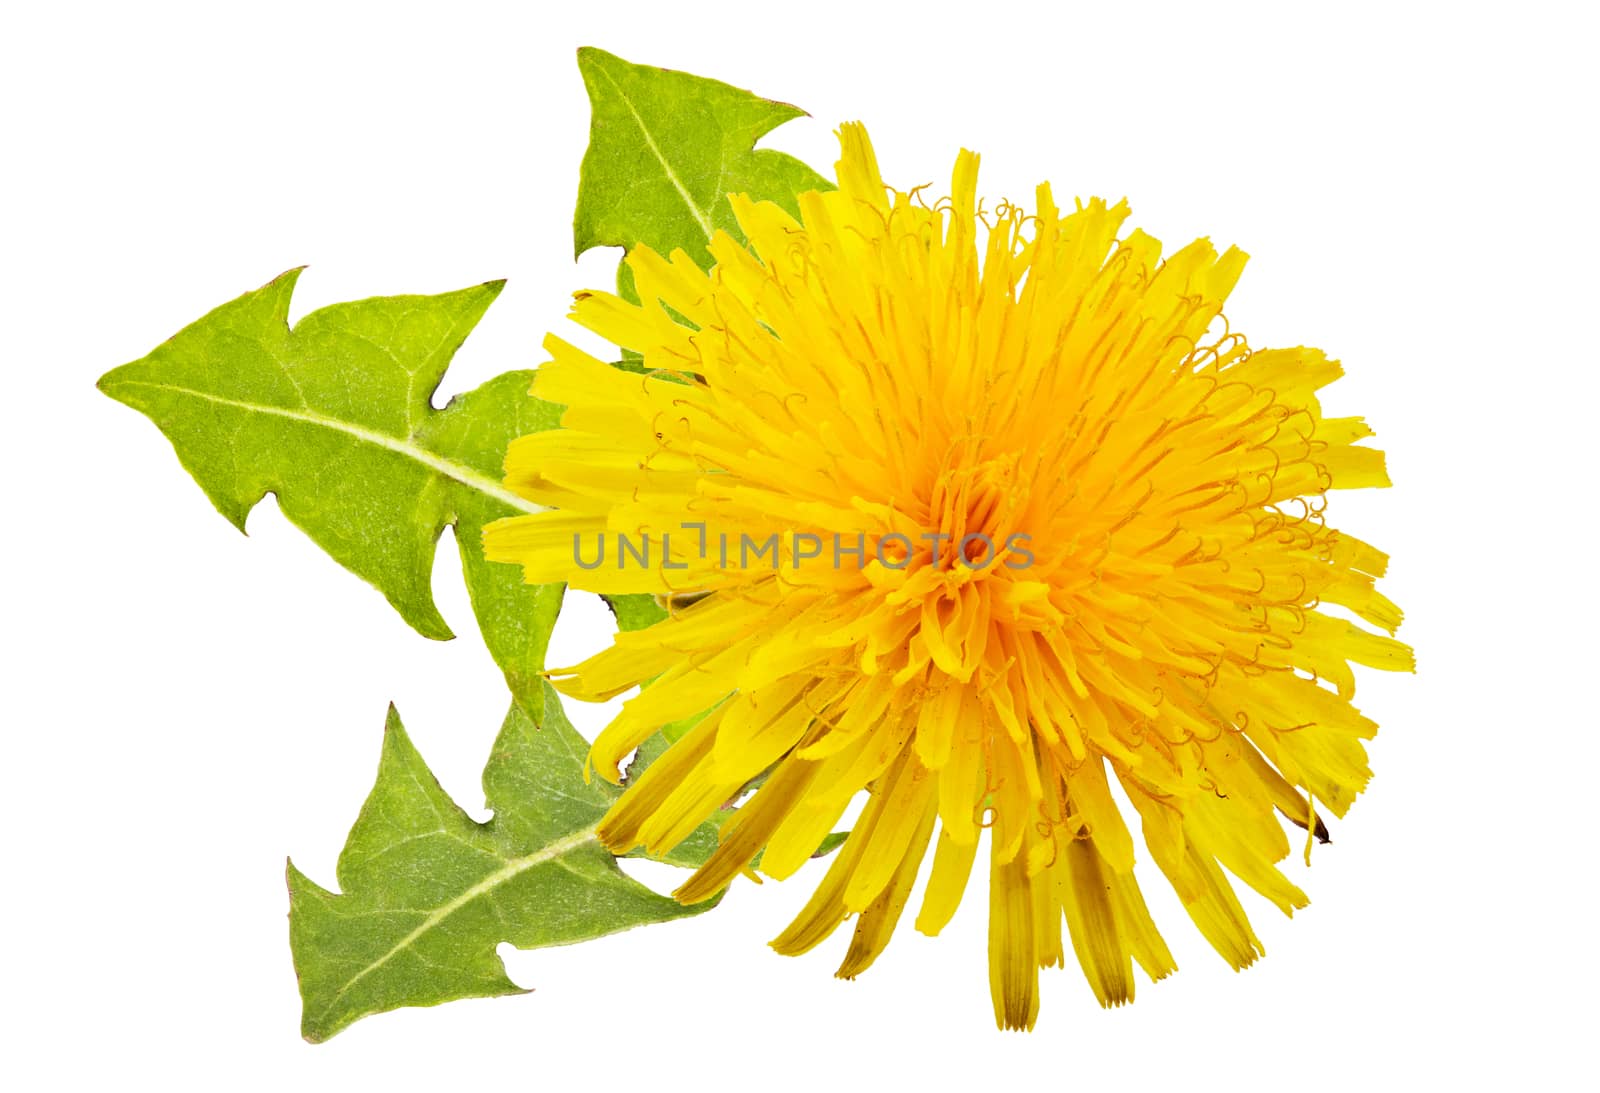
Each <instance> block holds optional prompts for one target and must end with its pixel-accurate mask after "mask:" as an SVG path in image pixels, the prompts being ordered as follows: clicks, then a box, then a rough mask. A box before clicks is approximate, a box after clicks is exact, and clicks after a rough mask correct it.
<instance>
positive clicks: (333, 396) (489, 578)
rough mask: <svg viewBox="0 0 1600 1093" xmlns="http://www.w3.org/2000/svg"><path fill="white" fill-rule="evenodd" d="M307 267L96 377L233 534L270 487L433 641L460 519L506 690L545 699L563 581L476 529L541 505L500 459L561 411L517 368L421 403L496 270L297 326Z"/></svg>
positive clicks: (474, 316) (493, 291)
mask: <svg viewBox="0 0 1600 1093" xmlns="http://www.w3.org/2000/svg"><path fill="white" fill-rule="evenodd" d="M298 272H299V271H297V270H296V271H290V272H289V273H286V274H284V275H283V276H282V277H279V278H277V279H276V280H274V281H272V282H271V283H270V284H268V285H266V286H264V287H262V288H260V289H258V290H256V291H254V292H247V293H245V294H244V295H243V296H241V297H239V298H238V299H237V300H234V301H232V302H231V303H227V304H223V305H222V306H221V307H219V308H217V309H216V310H215V311H213V312H211V313H210V314H209V315H207V316H205V317H204V318H202V319H200V320H199V321H198V322H195V323H193V324H191V325H190V326H188V327H186V328H185V329H183V330H182V331H180V332H179V333H178V334H177V335H175V336H174V337H173V338H171V339H170V340H168V341H167V342H165V343H163V344H162V345H160V346H158V347H157V348H156V349H155V350H154V351H153V352H152V353H151V354H150V355H149V356H147V357H144V358H142V359H140V360H137V361H134V362H133V363H132V364H126V365H123V366H122V367H121V368H117V369H114V370H113V371H111V372H108V373H107V374H106V375H105V376H103V377H102V378H101V380H100V390H102V391H104V392H105V393H106V394H108V395H110V396H111V397H112V398H114V399H117V400H118V401H119V402H124V403H126V404H127V405H129V406H132V407H133V408H134V409H136V410H138V411H140V412H141V413H143V414H145V415H146V416H148V417H149V418H150V419H151V420H152V421H154V422H155V423H156V425H157V426H158V427H159V428H160V429H161V431H162V432H163V433H165V434H166V435H167V438H168V439H169V440H170V441H171V442H172V445H173V447H174V448H175V449H176V450H177V453H178V459H179V461H180V462H181V463H182V464H183V465H184V467H185V468H186V469H187V470H188V471H189V473H190V474H191V475H193V476H194V479H195V481H196V482H197V483H199V485H200V488H201V489H203V490H204V491H205V493H206V496H208V497H209V498H210V499H211V502H212V504H214V505H215V506H216V507H217V509H218V511H220V512H221V513H222V514H223V515H224V516H226V517H227V518H228V519H229V520H231V521H232V522H233V523H234V524H235V525H236V526H237V527H239V528H240V530H243V529H244V525H245V519H246V517H247V516H248V515H249V512H250V510H251V509H252V508H254V507H255V505H256V503H257V502H258V501H260V500H261V498H262V497H263V496H265V495H266V494H267V493H268V492H269V491H270V492H272V493H274V494H276V495H277V498H278V504H279V507H280V508H281V509H282V510H283V513H284V515H286V516H287V517H288V518H289V519H290V520H291V521H293V522H294V523H295V524H296V525H297V526H299V527H300V528H301V529H302V530H303V531H304V532H305V533H306V534H307V535H309V536H310V537H311V539H312V540H313V541H314V542H316V543H317V545H318V546H320V547H322V548H323V549H324V550H326V551H327V552H328V553H329V554H330V555H332V556H333V557H334V558H335V559H336V560H337V561H338V562H339V563H340V564H341V565H343V566H345V567H346V568H347V569H349V570H351V571H352V572H354V573H357V574H359V575H360V576H362V577H364V578H366V580H368V581H370V582H371V583H372V584H373V585H375V586H377V588H378V590H379V591H381V592H382V593H383V594H384V595H385V596H386V597H387V598H388V600H389V602H390V603H391V604H393V605H394V607H395V610H397V611H399V612H400V614H401V615H402V616H403V617H404V618H405V620H406V621H407V622H409V623H410V624H411V625H412V626H414V627H415V628H416V629H417V630H418V631H419V632H421V633H423V634H425V635H427V636H428V637H431V638H448V637H450V636H451V633H450V629H449V627H447V626H446V625H445V622H444V619H443V618H441V617H440V616H439V611H438V609H437V608H436V607H435V606H434V602H433V593H432V590H431V588H430V581H431V578H432V572H433V556H434V549H435V547H436V545H437V543H438V539H439V535H440V533H441V531H442V530H443V529H444V528H445V526H446V525H450V524H454V525H455V528H456V539H457V541H458V543H459V551H460V555H461V563H462V569H463V572H464V575H465V577H466V582H467V588H468V590H469V592H470V593H471V597H472V605H473V610H474V612H475V613H476V615H477V618H478V623H479V626H480V628H481V629H482V631H483V636H484V641H485V642H486V643H487V644H488V646H489V651H490V652H491V653H492V654H493V656H494V658H495V660H496V662H497V663H498V664H499V665H500V668H501V669H502V671H504V673H505V676H506V681H507V683H508V684H509V685H510V686H511V689H512V692H513V693H514V694H516V695H517V696H518V698H519V699H521V700H531V701H533V702H535V703H537V702H539V701H540V699H539V697H538V688H539V674H538V673H539V671H540V669H541V668H542V667H543V665H544V653H545V647H546V645H547V644H548V643H549V640H550V629H551V627H552V626H553V625H554V623H555V617H556V612H557V611H558V610H559V609H560V606H561V594H562V588H561V586H560V585H546V586H528V585H525V584H523V583H522V576H521V574H520V573H519V572H518V571H517V569H516V568H515V567H513V566H505V565H498V564H494V563H491V562H488V561H486V560H485V559H484V557H483V547H482V535H481V529H482V527H483V525H484V524H486V523H488V522H489V521H491V520H495V519H498V518H500V517H502V516H506V515H510V514H512V513H516V512H527V511H535V507H534V506H532V505H530V504H529V503H528V502H527V501H524V500H523V499H522V498H519V497H517V496H516V495H515V494H512V493H511V492H510V491H508V490H506V489H505V488H504V487H503V486H502V485H501V484H500V477H501V473H502V472H501V463H502V461H503V459H504V456H505V449H506V444H507V443H508V442H509V441H510V440H511V438H513V437H516V436H520V435H521V434H523V433H531V432H536V431H538V430H541V429H549V428H552V427H554V426H555V424H556V423H557V421H558V419H559V415H560V410H559V408H558V407H555V406H551V405H550V404H548V403H544V402H540V401H538V400H536V399H534V398H533V397H531V396H530V395H529V394H528V387H529V384H530V382H531V380H532V373H531V372H525V371H524V372H507V373H505V374H504V375H501V376H499V377H497V378H495V379H493V380H490V381H489V382H488V383H486V384H484V385H483V386H482V387H479V388H477V389H476V390H474V391H471V392H469V393H467V394H465V395H462V396H460V397H458V398H455V399H452V400H451V402H450V404H449V405H448V406H446V407H445V408H444V409H443V410H434V409H433V408H432V406H430V405H429V399H430V397H431V396H432V394H433V392H434V390H435V388H437V387H438V385H439V381H440V379H441V378H442V377H443V375H444V371H445V369H446V367H448V365H449V363H450V359H451V357H452V356H454V354H455V352H456V350H457V349H458V348H459V347H460V345H461V343H462V341H463V340H464V339H465V338H466V336H467V334H468V333H470V332H471V330H472V328H473V327H474V326H475V325H476V324H477V322H478V320H479V318H481V317H482V315H483V313H484V310H485V309H486V308H487V307H488V306H489V304H490V303H491V302H493V300H494V298H495V297H496V296H498V295H499V293H500V288H501V285H500V283H499V282H494V283H490V284H485V285H477V286H475V287H473V288H468V289H463V290H461V291H459V292H449V293H445V294H443V295H440V296H391V297H379V298H375V299H369V300H358V301H355V302H353V303H343V304H335V305H334V306H332V307H326V308H323V309H321V310H319V311H315V312H313V313H311V314H310V315H307V316H306V317H305V318H303V319H301V320H300V322H299V323H298V324H297V325H296V326H295V327H294V328H293V329H292V330H291V329H290V327H289V324H288V314H289V299H290V295H291V293H292V292H293V291H294V284H295V279H296V277H297V276H298ZM530 696H531V699H530Z"/></svg>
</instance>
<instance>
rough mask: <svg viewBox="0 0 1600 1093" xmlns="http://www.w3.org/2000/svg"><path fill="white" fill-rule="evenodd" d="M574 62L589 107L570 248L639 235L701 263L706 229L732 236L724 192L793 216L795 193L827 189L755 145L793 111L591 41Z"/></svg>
mask: <svg viewBox="0 0 1600 1093" xmlns="http://www.w3.org/2000/svg"><path fill="white" fill-rule="evenodd" d="M578 69H579V71H580V72H582V73H583V82H584V86H585V87H587V88H588V91H589V101H590V104H591V106H592V109H593V114H592V120H591V122H590V128H589V148H588V151H586V152H585V153H584V157H583V167H582V171H581V174H580V175H579V181H578V207H577V211H576V213H575V214H574V216H573V223H572V228H573V239H574V243H575V244H576V247H577V253H578V254H582V253H583V252H584V251H586V250H588V249H589V248H590V247H598V246H618V247H627V248H630V249H631V248H632V247H633V246H635V245H636V244H639V243H643V244H645V245H646V246H648V247H650V248H651V249H652V250H655V251H657V252H659V253H661V254H670V253H672V251H673V250H675V249H677V248H679V247H681V248H683V249H684V250H685V251H687V252H688V253H689V255H690V256H691V257H692V258H694V260H695V261H697V262H699V263H700V264H701V265H702V266H709V265H710V262H711V256H710V254H709V252H708V251H707V250H706V244H707V243H708V242H709V241H710V240H711V236H712V233H713V232H714V231H716V230H717V229H721V230H724V231H727V232H728V233H730V234H731V235H733V236H734V238H736V239H739V240H740V241H743V239H744V235H743V233H742V232H740V230H739V225H738V223H737V222H736V221H735V220H734V218H733V209H732V207H731V206H730V205H729V203H728V194H730V193H747V194H749V195H750V196H751V197H752V198H754V199H756V200H758V201H763V200H765V201H774V202H777V203H778V204H779V205H781V206H783V208H785V209H786V210H788V211H789V212H790V213H791V214H794V215H799V205H798V204H797V202H796V201H795V197H796V195H798V194H801V193H805V192H806V191H808V190H831V189H833V184H832V183H830V182H829V181H828V180H827V179H825V178H823V177H822V176H821V175H819V174H817V172H815V171H813V170H812V169H811V168H810V167H807V166H806V165H805V164H804V163H801V162H800V161H799V160H797V159H795V158H794V157H793V156H788V155H785V154H783V153H782V152H775V151H771V150H765V149H764V150H761V151H756V150H755V143H756V141H757V140H759V139H760V138H761V137H762V136H763V135H765V134H766V133H768V132H770V131H771V130H773V129H775V128H777V127H778V126H779V125H781V124H783V123H784V122H786V121H788V120H790V119H791V118H797V117H801V116H803V115H804V114H805V111H804V110H801V109H800V108H799V107H796V106H790V105H789V104H788V103H781V102H773V101H771V100H769V99H763V98H760V97H759V96H756V95H752V94H751V93H750V92H748V91H741V90H740V89H738V88H736V87H730V86H729V85H728V84H725V83H722V82H720V81H718V80H709V79H706V78H705V77H703V76H691V75H689V74H688V73H686V72H673V71H671V70H670V69H665V68H654V67H651V66H649V65H636V64H630V63H629V62H627V61H624V60H622V59H621V58H620V57H614V56H612V55H611V54H609V53H606V52H605V51H604V50H599V49H594V48H592V47H586V48H584V49H580V50H579V51H578ZM624 268H625V267H624Z"/></svg>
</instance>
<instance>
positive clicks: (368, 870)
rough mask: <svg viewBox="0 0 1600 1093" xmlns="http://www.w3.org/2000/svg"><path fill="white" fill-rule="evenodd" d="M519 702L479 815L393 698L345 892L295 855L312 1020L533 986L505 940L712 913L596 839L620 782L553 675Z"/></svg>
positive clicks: (342, 863) (530, 943)
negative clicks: (428, 758)
mask: <svg viewBox="0 0 1600 1093" xmlns="http://www.w3.org/2000/svg"><path fill="white" fill-rule="evenodd" d="M543 698H544V706H543V710H542V713H541V715H540V717H539V719H538V720H535V718H533V717H530V716H529V715H528V713H527V712H526V711H525V705H526V704H513V705H512V707H511V712H510V713H509V714H507V715H506V719H505V724H504V725H503V726H502V728H501V730H500V735H499V737H498V738H497V739H496V741H495V744H494V751H493V753H492V754H491V755H490V757H489V762H488V765H487V766H486V767H485V768H484V772H483V788H484V794H485V796H486V798H487V802H488V806H489V807H490V808H491V809H493V810H494V817H493V819H491V820H490V821H489V822H488V823H486V824H479V823H476V822H474V821H473V820H472V818H471V817H469V816H468V815H467V814H466V813H464V812H462V811H461V809H460V808H458V807H457V806H456V804H455V803H454V802H453V801H451V800H450V798H449V797H448V796H447V795H446V794H445V792H444V791H443V790H442V789H440V787H439V784H438V782H437V781H436V780H435V779H434V777H433V774H432V773H431V772H430V771H429V770H428V768H427V766H426V764H424V763H423V761H422V757H421V756H419V755H418V754H417V751H416V749H415V748H414V747H413V746H412V744H411V741H410V739H409V738H408V737H407V736H406V733H405V730H404V729H403V728H402V727H401V725H400V717H399V715H398V714H396V713H395V712H394V710H393V709H392V708H391V709H390V711H389V720H388V725H387V727H386V729H385V735H384V744H383V758H382V760H381V762H380V764H379V766H378V778H377V783H376V784H375V785H374V786H373V788H372V792H371V794H369V795H368V797H367V801H366V804H365V805H363V806H362V809H361V815H360V816H359V817H358V818H357V820H356V823H355V826H354V827H353V828H351V830H350V836H349V838H348V839H347V840H346V842H345V847H344V851H343V853H341V854H340V856H339V864H338V879H339V888H340V889H341V891H342V893H343V894H342V895H335V894H334V893H332V892H329V891H328V890H326V889H324V888H321V887H319V886H318V885H317V884H315V883H314V882H312V881H311V880H310V879H308V878H307V877H306V876H305V875H304V874H303V873H301V872H300V871H299V870H298V869H296V868H295V867H294V865H293V863H291V864H290V865H289V870H288V876H289V899H290V911H289V943H290V947H291V948H292V950H293V953H294V965H295V970H296V972H297V973H298V974H299V977H300V997H301V1001H302V1003H303V1010H302V1017H301V1031H302V1032H303V1034H304V1035H305V1037H306V1039H308V1040H312V1041H321V1040H326V1039H327V1038H328V1037H330V1036H332V1035H333V1034H334V1033H336V1032H338V1031H339V1030H340V1029H342V1028H344V1027H345V1026H346V1025H349V1024H350V1023H351V1022H352V1021H355V1020H357V1019H359V1018H361V1017H364V1016H366V1015H368V1014H372V1013H380V1012H383V1011H385V1010H391V1009H396V1008H398V1007H400V1006H431V1005H436V1004H438V1003H440V1002H447V1001H450V1000H452V999H456V998H472V997H483V996H490V995H501V994H517V993H521V988H519V987H518V986H517V985H516V984H515V983H513V982H512V981H511V980H510V979H509V978H508V977H507V976H506V973H505V966H504V964H503V963H502V962H501V960H500V958H499V957H498V956H497V955H496V954H495V946H496V945H497V944H499V943H500V942H503V941H508V942H510V943H511V944H513V945H516V946H517V947H518V948H522V949H533V948H541V947H543V946H546V945H566V944H570V943H572V942H576V941H587V940H589V939H590V938H596V937H601V936H603V935H605V934H609V933H615V932H616V931H618V930H626V929H628V928H629V927H632V926H640V925H643V924H645V923H650V922H664V921H667V920H669V919H675V918H682V917H684V916H686V915H693V914H698V913H699V912H701V911H704V910H706V909H707V908H709V907H710V906H712V903H711V902H707V903H702V904H697V905H695V906H693V907H684V906H682V905H680V904H679V903H677V902H676V901H674V900H672V899H670V898H668V897H666V896H661V895H657V894H656V893H655V892H652V891H651V890H650V889H648V888H646V887H645V886H644V885H642V884H640V883H638V882H637V881H635V880H632V879H630V878H629V877H627V876H625V875H624V874H623V873H622V871H621V870H620V869H618V868H617V864H616V860H615V859H614V858H612V856H611V855H610V854H608V853H607V852H606V851H605V849H604V848H603V847H602V846H601V845H600V844H599V843H598V842H597V841H596V840H595V835H594V830H595V825H596V824H597V823H598V822H599V820H600V817H601V816H603V815H604V814H605V811H606V809H607V808H608V807H610V805H611V802H612V801H613V800H615V799H616V796H617V794H618V793H619V792H620V790H618V789H617V788H616V787H615V786H611V785H609V784H607V783H605V782H603V781H599V780H596V781H595V782H593V783H590V784H587V785H586V784H585V783H584V781H583V777H582V774H581V767H582V760H583V755H584V753H585V752H586V751H587V750H588V744H587V742H586V741H584V739H583V738H582V737H581V736H579V735H578V734H577V732H576V731H574V729H573V728H572V725H571V724H570V723H569V722H568V721H567V719H566V717H565V715H564V714H563V713H562V710H561V704H560V701H559V699H558V698H557V697H556V695H555V692H554V691H551V690H549V689H548V688H546V689H545V693H544V696H543Z"/></svg>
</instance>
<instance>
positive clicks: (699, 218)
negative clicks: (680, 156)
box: [595, 65, 716, 243]
mask: <svg viewBox="0 0 1600 1093" xmlns="http://www.w3.org/2000/svg"><path fill="white" fill-rule="evenodd" d="M595 71H596V72H599V73H600V75H602V76H604V77H605V78H606V82H607V83H609V84H610V85H611V86H612V87H613V88H615V89H616V92H617V97H618V98H620V99H621V100H622V103H623V105H624V106H626V107H627V108H628V113H630V114H632V115H633V121H634V124H635V125H637V126H638V127H639V134H640V135H641V136H643V137H644V143H645V146H646V147H648V148H649V149H650V152H651V154H652V155H654V156H655V157H656V162H657V163H659V164H661V170H662V172H663V173H665V174H666V176H667V181H668V182H670V183H672V188H673V189H674V190H677V191H678V196H679V197H681V198H683V203H684V204H685V205H687V206H689V212H690V213H691V214H692V215H693V216H694V220H695V223H696V224H699V225H700V230H701V231H702V232H704V233H705V237H706V242H707V243H709V242H711V239H712V237H713V236H714V235H715V234H716V231H715V229H714V228H712V226H711V217H710V216H708V215H707V214H706V213H705V212H704V211H702V210H701V208H700V206H699V205H696V204H695V202H694V195H693V194H691V193H690V192H689V188H688V187H687V186H685V185H684V184H683V180H682V179H680V178H679V177H678V172H676V171H674V170H673V169H672V164H671V163H670V162H668V160H667V157H666V156H665V155H664V154H663V153H662V151H661V147H660V146H659V145H658V144H656V139H655V137H654V136H653V135H652V134H651V132H650V127H649V126H647V125H645V123H644V118H642V117H640V116H639V110H638V108H637V107H635V106H634V105H633V100H632V99H630V98H629V97H628V93H627V92H626V91H624V90H622V85H621V84H619V83H617V81H616V78H615V77H613V76H612V75H611V73H609V72H607V71H606V70H605V69H604V68H603V67H601V66H599V65H596V66H595Z"/></svg>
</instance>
